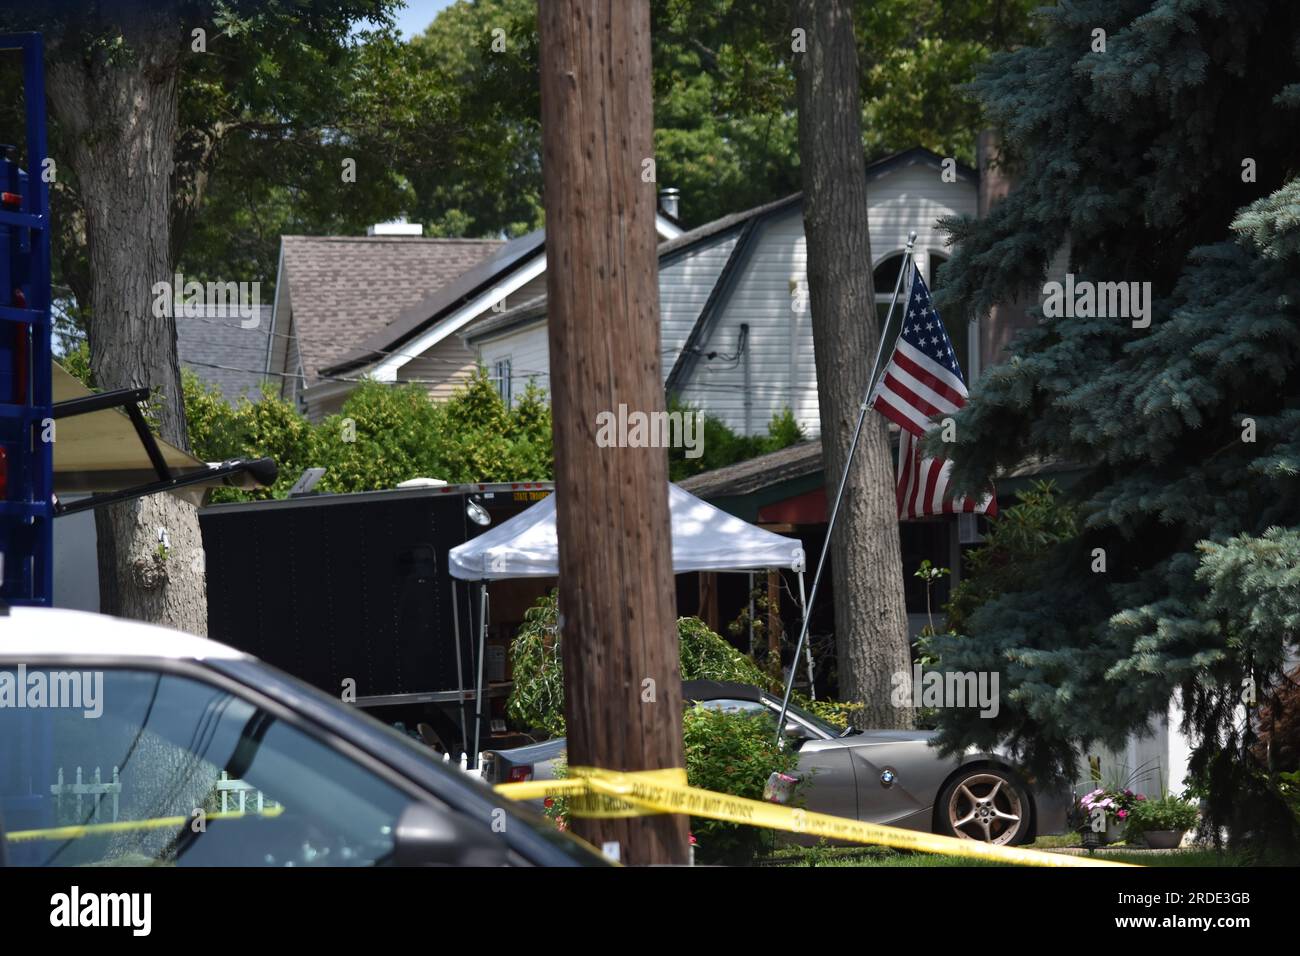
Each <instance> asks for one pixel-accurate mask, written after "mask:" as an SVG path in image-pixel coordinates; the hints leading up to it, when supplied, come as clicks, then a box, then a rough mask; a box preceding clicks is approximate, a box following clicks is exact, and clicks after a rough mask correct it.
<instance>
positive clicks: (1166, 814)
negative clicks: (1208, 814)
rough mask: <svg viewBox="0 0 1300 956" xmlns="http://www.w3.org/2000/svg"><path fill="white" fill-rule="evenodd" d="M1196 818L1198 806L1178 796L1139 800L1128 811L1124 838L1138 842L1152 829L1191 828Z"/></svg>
mask: <svg viewBox="0 0 1300 956" xmlns="http://www.w3.org/2000/svg"><path fill="white" fill-rule="evenodd" d="M1196 818H1197V814H1196V807H1195V806H1193V805H1192V804H1190V803H1188V802H1187V801H1185V800H1182V799H1179V798H1178V797H1161V798H1160V799H1159V800H1139V801H1138V802H1137V803H1135V804H1134V805H1133V807H1132V808H1131V809H1130V810H1129V812H1128V819H1127V820H1126V821H1125V827H1124V839H1125V840H1127V841H1128V842H1129V843H1136V842H1138V840H1140V839H1141V837H1142V834H1144V833H1147V832H1149V831H1151V830H1190V829H1192V827H1194V826H1196Z"/></svg>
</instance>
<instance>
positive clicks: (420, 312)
mask: <svg viewBox="0 0 1300 956" xmlns="http://www.w3.org/2000/svg"><path fill="white" fill-rule="evenodd" d="M545 241H546V231H545V230H544V229H534V230H533V231H532V232H530V233H528V235H526V236H520V237H519V238H518V239H511V240H510V241H509V242H504V243H500V244H498V246H497V247H496V248H495V249H494V250H493V252H492V255H490V256H487V257H485V258H483V259H481V260H479V261H478V262H477V263H475V264H474V265H473V267H472V268H469V269H466V270H465V271H463V272H462V273H460V274H459V275H458V276H456V277H455V279H454V280H453V281H451V282H448V283H447V284H445V285H443V286H441V287H440V288H437V289H434V290H432V291H430V292H429V293H428V294H427V295H424V296H421V297H420V298H417V299H415V300H414V301H412V302H410V303H408V304H407V306H406V307H405V308H403V309H402V310H401V313H400V314H399V315H398V316H397V317H396V318H395V319H393V321H392V322H390V323H388V324H387V325H384V326H382V327H380V328H377V329H375V330H374V331H373V332H371V334H369V335H367V336H366V337H365V338H363V339H361V340H360V341H359V342H358V341H357V340H356V338H353V340H352V342H353V347H352V348H350V349H348V350H347V351H346V352H344V353H342V354H340V355H339V356H337V357H336V360H335V362H334V363H333V364H332V365H331V366H330V367H329V368H327V369H325V371H326V372H327V373H329V374H331V375H337V374H340V373H343V372H347V371H349V370H351V369H355V368H357V367H358V366H360V365H366V364H368V363H370V362H373V361H375V360H376V359H378V358H380V357H382V356H383V354H384V353H385V352H393V351H397V350H398V349H400V348H401V347H402V345H403V344H405V343H406V342H407V341H408V340H409V339H411V338H412V337H413V336H414V335H416V334H417V333H419V332H420V331H421V330H423V329H425V328H427V327H428V326H429V325H431V324H433V323H434V322H436V321H437V320H438V319H440V318H442V317H443V316H444V315H446V314H447V313H448V312H450V311H451V310H452V309H453V308H455V307H456V306H458V305H461V304H463V303H464V302H466V301H468V300H469V299H472V298H473V297H474V296H476V295H480V294H481V293H482V292H483V291H484V290H486V289H488V288H490V287H491V286H492V285H493V284H494V283H496V282H499V281H501V279H502V277H504V276H506V275H509V274H510V273H511V272H513V271H514V270H516V269H518V268H519V267H520V266H521V265H522V264H523V263H525V262H528V261H530V260H532V258H533V257H534V256H537V255H540V254H541V252H542V250H543V246H544V244H545Z"/></svg>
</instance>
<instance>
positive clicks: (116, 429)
mask: <svg viewBox="0 0 1300 956" xmlns="http://www.w3.org/2000/svg"><path fill="white" fill-rule="evenodd" d="M51 365H53V367H54V368H53V374H54V382H53V385H54V401H55V403H56V404H57V403H58V402H66V401H68V400H70V399H74V398H84V397H86V396H88V395H91V394H93V393H92V392H91V391H90V390H89V389H88V388H86V386H84V385H82V384H81V382H79V381H78V380H77V379H76V378H74V377H73V376H72V374H71V373H69V372H68V371H66V370H65V369H64V368H63V367H62V366H60V365H59V364H58V363H57V362H52V363H51ZM154 441H155V442H156V443H157V445H158V450H159V451H160V452H161V453H162V457H163V460H164V461H165V462H166V463H167V467H168V468H169V469H170V470H171V472H172V477H182V476H184V475H192V474H194V473H195V472H197V471H206V470H207V469H208V467H209V466H208V465H207V464H206V463H205V462H202V461H200V460H199V459H197V458H195V457H194V456H193V455H191V454H190V453H189V452H185V451H182V450H181V449H179V448H177V447H176V446H175V445H172V444H170V443H169V442H166V441H163V439H161V438H159V437H158V436H156V435H155V436H154ZM241 479H242V480H241ZM158 480H159V478H158V473H157V471H155V470H154V466H153V462H152V461H151V460H150V458H149V454H148V452H147V451H146V450H145V447H144V444H143V443H142V442H141V441H140V436H139V435H138V434H137V433H136V430H135V426H134V425H133V424H132V422H131V419H130V418H129V417H128V416H127V415H126V414H125V413H124V412H122V411H121V410H119V409H116V408H105V409H101V410H99V411H94V412H88V413H86V414H84V415H69V416H67V417H66V418H60V419H58V420H57V422H56V423H55V433H54V491H55V494H59V493H63V494H76V493H87V492H106V491H120V490H122V489H124V488H132V487H136V486H139V485H147V484H151V483H153V482H157V481H158ZM245 482H246V483H245ZM231 484H236V485H239V486H240V487H249V488H256V487H258V485H257V483H256V482H255V481H254V480H253V479H252V477H251V476H225V477H218V478H214V479H213V481H212V482H211V484H210V485H205V484H204V483H202V482H199V483H196V484H195V485H191V486H190V487H189V488H188V489H186V490H187V491H188V490H190V489H201V488H203V487H217V486H229V485H231ZM178 493H179V492H178ZM186 497H190V496H189V495H187V496H186Z"/></svg>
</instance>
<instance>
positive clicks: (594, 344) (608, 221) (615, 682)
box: [538, 0, 688, 864]
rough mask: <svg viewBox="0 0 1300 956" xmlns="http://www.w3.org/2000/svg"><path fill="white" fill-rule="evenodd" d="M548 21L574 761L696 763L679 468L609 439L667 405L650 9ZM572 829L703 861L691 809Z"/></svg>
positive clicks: (549, 251) (551, 262) (558, 475)
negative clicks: (678, 531) (677, 523)
mask: <svg viewBox="0 0 1300 956" xmlns="http://www.w3.org/2000/svg"><path fill="white" fill-rule="evenodd" d="M538 21H539V23H538V26H539V29H538V33H539V39H540V42H541V53H540V67H541V101H542V172H543V184H544V189H545V196H544V198H545V207H546V261H547V268H546V288H547V296H548V310H547V320H548V325H549V333H548V334H549V337H550V352H551V409H552V420H553V423H554V426H553V427H554V434H555V486H556V490H555V495H556V519H557V529H558V534H559V548H560V582H559V588H560V594H559V610H560V628H559V630H560V637H561V647H562V651H561V653H562V655H563V661H564V678H565V720H566V722H567V725H568V759H569V765H570V766H571V767H599V768H602V769H606V770H652V769H661V768H669V767H683V766H685V763H684V757H683V753H682V704H681V676H680V671H679V668H678V645H677V624H676V606H675V605H676V598H675V591H674V587H673V576H672V539H671V531H670V526H669V517H668V459H667V456H666V455H665V454H664V451H663V449H662V448H647V447H618V446H619V444H620V443H619V442H618V441H615V442H614V443H613V446H612V447H601V444H607V443H606V442H602V443H601V444H598V442H597V436H598V432H600V427H599V419H598V416H600V415H602V413H604V414H609V415H613V416H614V418H616V419H619V418H621V416H620V415H619V406H620V405H624V406H626V410H627V412H628V413H629V414H631V413H633V412H645V413H651V412H655V411H663V410H664V392H663V378H662V375H661V372H660V361H659V347H660V346H659V285H658V253H657V248H656V247H657V244H658V240H657V235H656V232H655V203H656V196H655V191H656V187H655V182H654V176H653V168H654V167H653V156H654V146H653V106H652V100H651V88H650V8H649V2H648V0H619V2H617V3H610V2H608V0H545V2H544V3H541V4H540V5H539V14H538ZM608 431H609V430H608V429H607V430H606V431H604V432H600V433H601V434H602V435H605V434H608ZM614 431H615V435H614V437H615V438H616V439H617V438H618V435H617V429H615V430H614ZM574 829H575V831H576V832H577V833H578V834H579V835H580V836H582V837H584V838H586V839H587V840H589V841H590V842H592V843H594V844H595V845H596V846H603V845H605V844H606V843H608V842H610V841H617V843H618V844H619V852H620V855H621V858H622V860H623V862H625V863H634V864H649V863H685V862H686V860H687V856H688V845H687V820H686V818H685V817H682V816H676V815H662V816H643V817H630V818H620V819H590V818H587V819H583V818H576V819H575V821H574Z"/></svg>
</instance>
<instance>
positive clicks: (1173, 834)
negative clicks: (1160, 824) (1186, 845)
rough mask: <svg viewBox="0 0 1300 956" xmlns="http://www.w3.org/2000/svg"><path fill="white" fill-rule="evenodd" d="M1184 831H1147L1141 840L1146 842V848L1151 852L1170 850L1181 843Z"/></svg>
mask: <svg viewBox="0 0 1300 956" xmlns="http://www.w3.org/2000/svg"><path fill="white" fill-rule="evenodd" d="M1186 832H1187V831H1186V830H1147V831H1146V832H1145V833H1143V834H1142V839H1144V840H1146V841H1147V846H1149V847H1151V849H1153V850H1172V849H1174V848H1175V847H1177V846H1178V844H1180V843H1182V842H1183V834H1184V833H1186Z"/></svg>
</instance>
